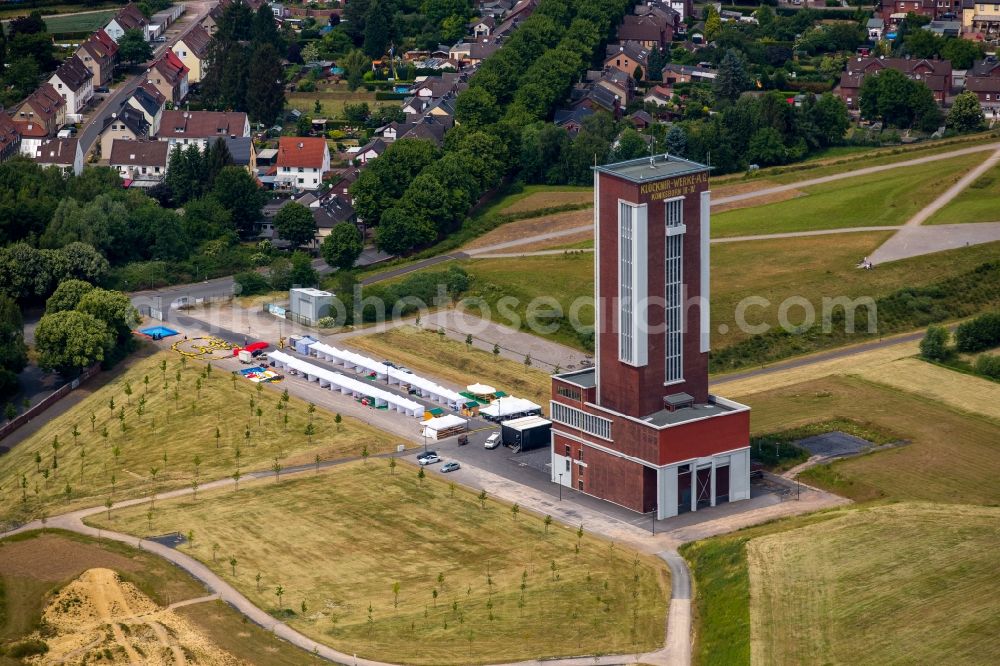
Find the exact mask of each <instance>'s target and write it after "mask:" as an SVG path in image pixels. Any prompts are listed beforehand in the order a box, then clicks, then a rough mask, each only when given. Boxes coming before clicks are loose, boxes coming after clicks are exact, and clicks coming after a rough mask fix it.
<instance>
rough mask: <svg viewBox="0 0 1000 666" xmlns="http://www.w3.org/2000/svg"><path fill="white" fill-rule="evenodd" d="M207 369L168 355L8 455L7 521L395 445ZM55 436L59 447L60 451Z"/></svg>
mask: <svg viewBox="0 0 1000 666" xmlns="http://www.w3.org/2000/svg"><path fill="white" fill-rule="evenodd" d="M162 361H165V362H166V370H165V371H161V369H160V363H161V362H162ZM206 367H207V366H206V364H205V363H202V362H199V361H188V362H187V363H185V364H183V365H182V363H181V357H180V356H178V355H177V354H175V353H173V352H160V353H159V354H156V355H154V356H151V357H149V358H145V359H142V360H139V361H137V362H135V363H133V364H132V365H131V366H130V367H128V368H127V369H126V370H124V371H123V372H122V373H121V374H120V376H119V377H117V378H116V379H115V380H113V381H111V382H108V383H106V384H104V385H103V386H101V387H100V388H99V389H97V390H96V391H94V392H93V393H91V394H90V395H88V396H87V397H85V398H84V399H83V400H82V401H81V402H80V403H79V404H77V405H75V406H74V407H73V408H71V409H70V410H69V411H67V412H66V413H63V414H60V415H59V416H56V417H54V418H52V419H51V420H50V421H48V422H47V423H45V425H43V426H42V427H41V428H40V429H39V430H38V431H37V432H35V433H34V434H32V435H31V436H30V437H29V438H28V439H27V440H25V441H23V442H21V443H19V444H18V445H17V446H15V447H14V448H13V449H12V450H11V452H10V453H8V454H7V455H4V456H2V457H0V487H2V488H3V493H2V494H0V521H3V520H5V519H6V520H24V519H27V518H31V517H38V516H39V515H43V514H44V513H50V514H51V513H55V512H63V511H66V510H69V509H71V508H74V507H81V506H94V505H98V504H102V503H103V502H104V501H105V500H106V499H107V498H108V497H111V496H113V498H114V500H116V501H117V500H121V499H124V498H127V497H137V496H140V497H141V496H143V495H148V494H151V493H153V492H159V491H162V490H165V489H168V488H177V487H184V486H189V485H190V484H191V483H192V482H193V481H194V480H195V478H196V474H197V479H198V480H199V481H200V482H201V483H204V482H206V481H210V480H213V479H218V478H224V477H228V476H230V475H231V474H233V473H234V472H235V470H236V468H237V466H239V468H240V469H241V471H242V472H247V471H250V470H254V469H270V468H271V465H272V464H273V461H274V460H275V459H278V461H279V462H280V464H282V465H283V466H286V467H287V466H289V465H293V464H303V463H311V462H313V461H314V458H315V456H320V458H321V459H324V460H326V459H334V458H340V457H344V456H352V455H359V454H360V453H361V450H362V448H363V447H365V446H367V447H368V450H369V452H371V453H378V452H381V451H388V450H390V449H391V448H392V447H393V444H394V441H393V440H392V438H391V437H390V436H389V435H387V434H386V433H383V432H381V431H379V430H377V429H375V428H373V427H370V426H368V425H365V424H363V423H359V422H358V421H356V420H354V419H351V418H347V417H345V418H344V421H343V423H342V424H341V426H340V427H339V428H338V427H337V426H336V424H335V423H334V416H333V415H332V414H329V413H328V412H325V411H320V410H317V411H316V412H315V413H314V414H312V415H310V414H309V413H308V406H307V404H306V403H305V402H303V401H302V400H300V399H298V398H295V397H290V400H289V401H288V402H287V404H285V403H283V404H282V407H283V409H281V410H279V409H278V405H279V403H281V402H282V401H281V394H280V392H279V391H275V390H272V389H267V388H265V389H263V390H262V391H261V392H259V393H258V392H257V391H256V390H255V387H254V385H252V384H251V383H250V382H248V381H246V380H244V379H237V380H236V381H235V382H233V381H232V375H230V374H229V373H226V372H224V371H221V370H218V369H216V370H215V371H213V372H212V373H211V374H210V375H208V376H207V377H206V376H205V375H204V374H203V373H204V371H205V368H206ZM146 377H148V378H149V384H148V387H147V385H146V384H145V382H144V379H145V378H146ZM126 385H128V386H129V387H130V390H131V392H132V395H131V396H128V395H126ZM199 385H200V389H199ZM165 386H166V388H164V387H165ZM279 387H280V384H279ZM112 400H113V401H114V408H113V409H112V408H111V404H112V403H111V401H112ZM251 400H253V401H254V407H253V410H254V411H253V412H251V406H250V404H251ZM140 406H141V408H142V414H141V415H140V414H139V411H140ZM257 409H260V410H261V413H260V415H259V416H258V415H257V413H256V412H257ZM286 414H287V416H288V424H287V426H286V425H285V423H284V417H285V415H286ZM92 415H93V421H91V416H92ZM121 416H124V421H123V420H122V419H121V418H120V417H121ZM310 420H312V423H313V429H314V431H315V433H314V434H313V435H312V436H311V437H310V436H309V435H307V434H306V429H307V427H308V424H309V422H310ZM123 422H124V425H125V429H124V431H123V429H122V423H123ZM74 428H75V429H76V432H77V433H78V435H77V436H76V437H74V436H73V432H74ZM217 432H218V435H219V436H218V438H216V433H217ZM248 432H249V435H250V436H249V438H248V437H247V433H248ZM105 433H106V436H105ZM56 438H58V440H57V442H58V448H54V447H53V446H52V444H53V442H54V441H56ZM116 451H117V455H116ZM237 451H238V452H239V460H238V461H237V455H236V454H237ZM196 457H197V458H198V459H199V461H200V464H199V465H197V466H196V465H195V458H196ZM154 470H155V471H154ZM22 483H23V485H24V487H23V488H22Z"/></svg>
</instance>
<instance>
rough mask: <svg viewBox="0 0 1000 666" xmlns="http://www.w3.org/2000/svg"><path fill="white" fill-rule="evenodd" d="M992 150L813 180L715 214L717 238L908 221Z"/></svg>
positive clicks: (715, 234) (714, 236)
mask: <svg viewBox="0 0 1000 666" xmlns="http://www.w3.org/2000/svg"><path fill="white" fill-rule="evenodd" d="M989 155H990V153H989V152H987V151H983V152H978V153H973V154H970V155H961V156H959V157H952V158H950V159H945V160H940V161H936V162H930V163H928V164H921V165H917V166H910V167H900V168H899V169H893V170H891V171H885V172H882V173H877V174H871V175H867V176H858V177H857V178H845V179H843V180H838V181H834V182H832V183H824V184H822V185H813V186H812V187H808V188H806V189H805V195H803V196H800V197H797V198H794V199H790V200H787V201H781V202H778V203H772V204H765V205H763V206H753V207H749V208H740V209H737V210H732V211H728V212H724V213H719V214H717V215H713V216H712V237H713V238H719V237H726V236H748V235H755V234H775V233H787V232H794V231H814V230H822V229H839V228H848V227H872V226H895V225H901V224H903V223H905V222H906V221H907V220H908V219H909V218H911V217H912V216H913V215H914V214H916V213H917V212H918V211H919V210H920V209H921V208H923V207H924V206H926V205H927V204H929V203H930V202H931V201H933V200H934V199H935V198H936V197H937V196H938V195H939V194H940V193H941V192H942V191H944V190H945V189H947V188H948V187H949V186H950V185H952V184H953V183H954V182H956V181H957V180H958V179H960V178H961V177H962V176H963V175H965V173H966V172H967V171H969V169H971V168H973V167H974V166H976V165H977V164H980V163H981V162H983V161H984V160H986V158H987V157H989Z"/></svg>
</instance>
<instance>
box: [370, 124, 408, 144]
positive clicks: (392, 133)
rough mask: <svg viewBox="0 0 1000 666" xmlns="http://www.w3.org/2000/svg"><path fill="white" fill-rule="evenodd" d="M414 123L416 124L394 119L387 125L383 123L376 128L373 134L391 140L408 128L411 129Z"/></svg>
mask: <svg viewBox="0 0 1000 666" xmlns="http://www.w3.org/2000/svg"><path fill="white" fill-rule="evenodd" d="M414 125H416V123H411V122H403V123H397V122H396V121H393V122H391V123H389V124H388V125H383V126H382V127H379V128H378V129H376V130H375V134H377V135H378V136H380V137H382V139H383V140H384V141H388V142H392V141H395V140H396V139H398V138H401V137H402V136H403V135H404V134H406V133H407V132H408V131H409V130H410V129H412V128H413V126H414Z"/></svg>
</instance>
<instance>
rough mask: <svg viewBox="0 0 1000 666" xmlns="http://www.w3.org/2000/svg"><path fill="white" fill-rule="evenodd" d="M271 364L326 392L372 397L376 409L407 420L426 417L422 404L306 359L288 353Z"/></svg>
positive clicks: (276, 355) (272, 356) (274, 355)
mask: <svg viewBox="0 0 1000 666" xmlns="http://www.w3.org/2000/svg"><path fill="white" fill-rule="evenodd" d="M268 360H269V361H270V362H271V363H273V364H274V365H275V367H278V368H283V369H285V370H286V371H288V372H289V373H295V374H298V375H301V376H302V377H304V378H305V379H306V380H308V381H311V382H313V381H314V382H318V383H319V385H320V386H322V387H324V388H327V387H328V388H330V390H336V391H340V392H341V393H345V394H350V395H352V396H355V397H368V398H372V399H373V400H374V401H375V406H376V407H387V408H389V409H391V410H394V411H397V412H403V413H404V414H406V415H407V416H414V417H416V416H422V415H423V413H424V407H423V405H421V404H420V403H419V402H416V401H414V400H410V399H409V398H404V397H402V396H399V395H396V394H395V393H391V392H389V391H386V390H384V389H380V388H377V387H375V386H372V385H371V384H369V383H367V382H362V381H358V380H357V379H354V378H353V377H348V376H346V375H342V374H340V373H339V372H332V371H330V370H327V369H326V368H321V367H319V366H318V365H315V364H313V363H309V362H308V361H303V360H302V359H299V358H295V357H294V356H289V355H288V354H285V353H284V352H280V351H276V352H270V353H269V354H268Z"/></svg>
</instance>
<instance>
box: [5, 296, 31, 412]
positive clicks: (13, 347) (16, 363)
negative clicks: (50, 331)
mask: <svg viewBox="0 0 1000 666" xmlns="http://www.w3.org/2000/svg"><path fill="white" fill-rule="evenodd" d="M27 364H28V348H27V346H25V344H24V320H23V319H22V318H21V309H20V308H19V307H18V306H17V303H15V302H14V299H12V298H10V297H9V296H4V295H3V294H0V398H2V397H6V396H8V395H10V394H12V393H14V391H15V390H16V389H17V374H18V373H19V372H21V370H23V369H24V366H26V365H27Z"/></svg>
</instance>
